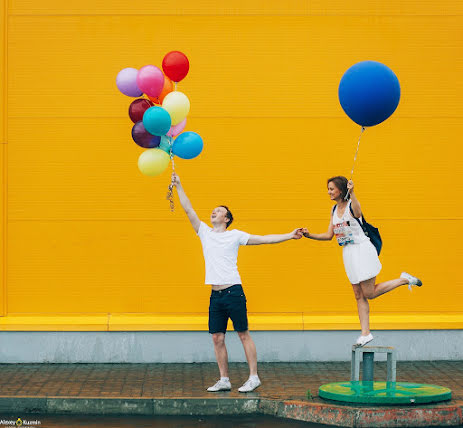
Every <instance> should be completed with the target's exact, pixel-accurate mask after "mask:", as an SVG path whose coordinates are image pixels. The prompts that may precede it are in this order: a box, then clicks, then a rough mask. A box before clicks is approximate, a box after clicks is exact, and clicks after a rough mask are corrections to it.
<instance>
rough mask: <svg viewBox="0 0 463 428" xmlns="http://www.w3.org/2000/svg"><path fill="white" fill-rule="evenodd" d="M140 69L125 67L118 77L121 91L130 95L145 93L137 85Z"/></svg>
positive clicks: (117, 83)
mask: <svg viewBox="0 0 463 428" xmlns="http://www.w3.org/2000/svg"><path fill="white" fill-rule="evenodd" d="M137 75H138V70H137V69H136V68H131V67H129V68H124V69H123V70H121V71H119V73H118V74H117V77H116V85H117V88H118V89H119V91H121V92H122V93H123V94H124V95H127V96H128V97H139V96H140V95H142V94H143V92H142V91H141V90H140V88H139V87H138V85H137Z"/></svg>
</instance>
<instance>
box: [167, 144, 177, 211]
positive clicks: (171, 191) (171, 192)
mask: <svg viewBox="0 0 463 428" xmlns="http://www.w3.org/2000/svg"><path fill="white" fill-rule="evenodd" d="M172 141H173V138H172V137H169V145H170V152H169V155H170V160H171V161H172V181H171V183H170V184H169V190H168V192H167V198H166V199H168V200H169V204H170V211H171V212H174V207H175V206H174V176H175V162H174V154H173V153H172Z"/></svg>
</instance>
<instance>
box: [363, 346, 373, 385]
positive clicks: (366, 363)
mask: <svg viewBox="0 0 463 428" xmlns="http://www.w3.org/2000/svg"><path fill="white" fill-rule="evenodd" d="M374 360H375V353H374V352H364V353H363V369H362V381H363V382H365V381H368V382H373V378H374V373H373V372H374V364H373V363H374Z"/></svg>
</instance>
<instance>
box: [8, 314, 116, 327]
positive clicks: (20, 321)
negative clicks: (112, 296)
mask: <svg viewBox="0 0 463 428" xmlns="http://www.w3.org/2000/svg"><path fill="white" fill-rule="evenodd" d="M107 330H108V316H107V315H80V316H79V315H71V316H70V315H61V314H54V315H52V316H47V315H42V314H40V315H36V314H29V315H14V314H9V315H8V316H6V317H3V318H0V331H107Z"/></svg>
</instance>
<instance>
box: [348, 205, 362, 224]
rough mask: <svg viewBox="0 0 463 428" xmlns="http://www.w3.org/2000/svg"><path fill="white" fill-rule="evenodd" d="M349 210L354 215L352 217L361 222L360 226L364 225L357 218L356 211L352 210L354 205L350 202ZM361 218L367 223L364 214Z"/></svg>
mask: <svg viewBox="0 0 463 428" xmlns="http://www.w3.org/2000/svg"><path fill="white" fill-rule="evenodd" d="M349 210H350V213H351V214H352V217H354V218H355V219H356V220H357V221H358V222H359V224H360V225H362V223H360V221H359V219H358V218H357V217H355V214H354V210H353V209H352V204H351V203H350V201H349ZM360 218H361V219H362V221H365V217H364V216H363V214H362V216H361V217H360Z"/></svg>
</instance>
